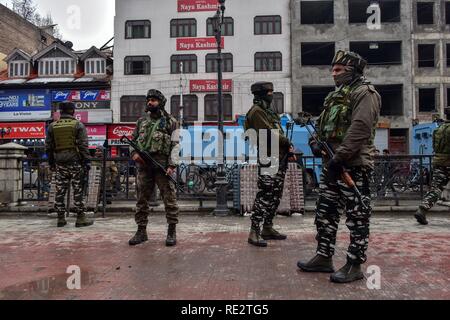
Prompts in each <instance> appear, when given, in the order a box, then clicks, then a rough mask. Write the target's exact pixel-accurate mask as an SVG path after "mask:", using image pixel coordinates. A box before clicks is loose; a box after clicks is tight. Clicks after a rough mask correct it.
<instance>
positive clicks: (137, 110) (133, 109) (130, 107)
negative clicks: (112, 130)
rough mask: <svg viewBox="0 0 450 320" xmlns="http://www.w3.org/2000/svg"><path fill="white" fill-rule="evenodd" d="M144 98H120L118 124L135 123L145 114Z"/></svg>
mask: <svg viewBox="0 0 450 320" xmlns="http://www.w3.org/2000/svg"><path fill="white" fill-rule="evenodd" d="M145 103H146V98H145V96H122V98H120V122H136V121H137V120H138V119H139V118H140V117H142V116H143V115H144V114H145V112H144V111H145Z"/></svg>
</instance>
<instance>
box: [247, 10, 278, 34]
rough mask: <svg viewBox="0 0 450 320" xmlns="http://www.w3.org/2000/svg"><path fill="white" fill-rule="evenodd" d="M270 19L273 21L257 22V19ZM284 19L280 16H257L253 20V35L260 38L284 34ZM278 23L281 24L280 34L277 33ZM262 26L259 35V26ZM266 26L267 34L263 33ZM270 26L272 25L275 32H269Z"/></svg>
mask: <svg viewBox="0 0 450 320" xmlns="http://www.w3.org/2000/svg"><path fill="white" fill-rule="evenodd" d="M269 18H272V19H273V21H257V19H262V20H264V19H267V20H269ZM278 18H279V21H277V19H278ZM282 22H283V19H282V17H281V16H280V15H263V16H255V17H254V18H253V34H254V35H256V36H260V35H280V34H283V24H282ZM277 23H279V29H280V32H276V31H277V30H276V29H277ZM258 24H260V25H261V26H260V30H259V32H258V33H257V32H256V31H257V25H258ZM264 24H267V32H266V33H265V32H263V31H264ZM269 24H272V28H273V32H269Z"/></svg>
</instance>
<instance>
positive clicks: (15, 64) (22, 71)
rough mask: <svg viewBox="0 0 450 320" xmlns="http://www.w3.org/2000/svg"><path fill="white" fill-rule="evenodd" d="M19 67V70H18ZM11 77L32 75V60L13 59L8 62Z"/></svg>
mask: <svg viewBox="0 0 450 320" xmlns="http://www.w3.org/2000/svg"><path fill="white" fill-rule="evenodd" d="M16 69H17V70H16ZM8 75H9V77H10V78H27V77H29V76H30V62H28V61H26V60H16V61H11V62H9V64H8Z"/></svg>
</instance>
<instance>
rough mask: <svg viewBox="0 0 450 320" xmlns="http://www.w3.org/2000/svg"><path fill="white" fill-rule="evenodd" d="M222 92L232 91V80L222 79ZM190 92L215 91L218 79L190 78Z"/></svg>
mask: <svg viewBox="0 0 450 320" xmlns="http://www.w3.org/2000/svg"><path fill="white" fill-rule="evenodd" d="M222 86H223V92H232V91H233V80H231V79H230V80H223V82H222ZM189 87H190V91H191V93H202V92H212V93H217V91H218V81H217V80H191V81H190V82H189Z"/></svg>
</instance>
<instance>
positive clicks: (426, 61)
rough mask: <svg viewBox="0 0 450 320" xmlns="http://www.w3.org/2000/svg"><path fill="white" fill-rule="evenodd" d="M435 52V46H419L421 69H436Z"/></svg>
mask: <svg viewBox="0 0 450 320" xmlns="http://www.w3.org/2000/svg"><path fill="white" fill-rule="evenodd" d="M434 50H435V45H434V44H419V45H418V46H417V56H418V66H419V68H434V66H435V62H434V60H435V58H434V57H435V54H434Z"/></svg>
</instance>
